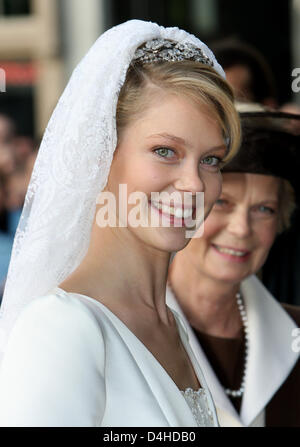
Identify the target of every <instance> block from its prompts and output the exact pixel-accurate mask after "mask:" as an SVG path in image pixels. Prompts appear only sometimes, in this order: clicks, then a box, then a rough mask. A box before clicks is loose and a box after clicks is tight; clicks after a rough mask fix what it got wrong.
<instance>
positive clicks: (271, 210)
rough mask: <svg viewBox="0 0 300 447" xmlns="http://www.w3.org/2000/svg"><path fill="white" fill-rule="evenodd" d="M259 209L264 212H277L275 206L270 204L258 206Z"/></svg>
mask: <svg viewBox="0 0 300 447" xmlns="http://www.w3.org/2000/svg"><path fill="white" fill-rule="evenodd" d="M257 210H258V211H259V212H260V213H263V214H275V213H276V211H275V210H274V209H273V208H271V207H269V206H265V205H260V206H258V207H257Z"/></svg>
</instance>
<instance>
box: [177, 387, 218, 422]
mask: <svg viewBox="0 0 300 447" xmlns="http://www.w3.org/2000/svg"><path fill="white" fill-rule="evenodd" d="M181 394H182V395H183V397H184V398H185V401H186V403H187V404H188V406H189V407H190V409H191V412H192V413H193V416H194V418H195V421H196V423H197V425H198V427H215V424H214V418H213V413H212V411H211V409H210V408H209V405H208V399H207V395H206V391H205V389H204V388H199V390H198V391H195V390H193V389H192V388H187V389H186V390H185V391H181Z"/></svg>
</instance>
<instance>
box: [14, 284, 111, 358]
mask: <svg viewBox="0 0 300 447" xmlns="http://www.w3.org/2000/svg"><path fill="white" fill-rule="evenodd" d="M103 338H104V337H103V331H102V327H101V322H100V320H99V319H97V318H96V317H95V315H94V314H93V312H92V311H91V310H90V309H89V307H88V306H87V305H85V304H84V303H83V302H82V301H81V300H79V299H78V298H77V297H76V296H74V295H73V294H69V293H59V292H51V293H48V294H46V295H43V296H40V297H38V298H35V299H33V300H32V301H31V302H30V303H29V304H28V305H27V306H26V307H25V308H24V309H23V311H22V313H21V314H20V316H19V317H18V319H17V321H16V323H15V325H14V327H13V329H12V331H11V334H10V337H9V340H15V341H17V342H18V343H20V345H21V344H22V345H23V344H24V345H25V343H26V345H27V346H29V345H30V344H31V346H33V345H34V346H36V347H38V345H39V346H41V348H42V346H43V344H45V345H46V346H50V345H52V346H55V350H63V349H64V350H66V349H69V348H70V347H71V346H72V347H73V348H74V349H76V350H77V351H79V350H82V349H85V350H86V351H87V353H88V352H89V353H90V354H92V353H93V352H94V353H95V352H97V353H98V354H99V349H100V350H101V351H102V350H103ZM99 342H100V343H99ZM73 348H72V349H73ZM93 355H94V354H93Z"/></svg>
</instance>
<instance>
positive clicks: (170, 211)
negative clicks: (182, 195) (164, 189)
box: [151, 201, 195, 219]
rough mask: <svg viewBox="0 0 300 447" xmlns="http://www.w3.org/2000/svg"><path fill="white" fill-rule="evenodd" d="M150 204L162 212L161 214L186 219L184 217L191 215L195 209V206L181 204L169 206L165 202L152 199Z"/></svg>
mask: <svg viewBox="0 0 300 447" xmlns="http://www.w3.org/2000/svg"><path fill="white" fill-rule="evenodd" d="M151 205H152V206H153V207H154V208H156V209H158V210H161V211H162V212H163V214H167V215H171V216H174V217H177V218H181V219H182V218H183V219H186V218H189V217H191V216H192V215H193V211H194V209H195V207H192V208H191V207H189V208H188V207H184V206H182V205H181V206H176V205H173V206H169V205H167V204H165V203H161V202H154V201H152V202H151Z"/></svg>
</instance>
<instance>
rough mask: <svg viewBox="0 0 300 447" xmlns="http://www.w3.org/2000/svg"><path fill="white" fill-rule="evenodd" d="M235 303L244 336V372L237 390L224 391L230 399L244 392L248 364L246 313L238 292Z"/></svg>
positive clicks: (240, 395) (227, 389)
mask: <svg viewBox="0 0 300 447" xmlns="http://www.w3.org/2000/svg"><path fill="white" fill-rule="evenodd" d="M235 297H236V301H237V305H238V308H239V311H240V316H241V320H242V324H243V328H244V334H245V360H244V371H243V377H242V382H241V386H240V388H239V389H238V390H230V389H229V388H226V389H225V393H226V394H227V396H231V397H242V395H243V394H244V391H245V379H246V370H247V364H248V351H249V330H248V318H247V313H246V310H245V306H244V302H243V299H242V296H241V294H240V293H239V292H238V293H237V294H236V295H235Z"/></svg>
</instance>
